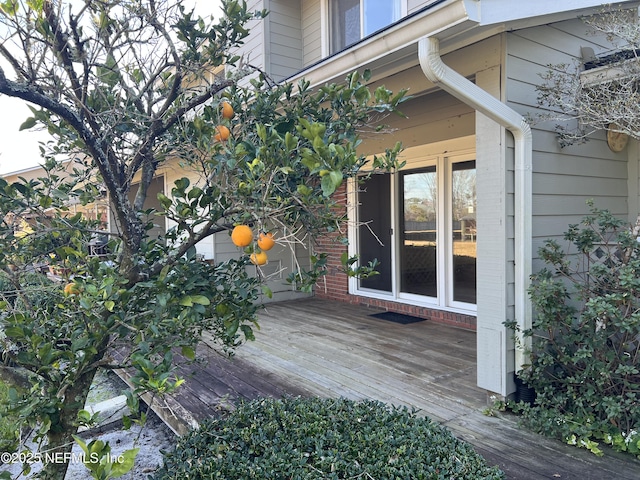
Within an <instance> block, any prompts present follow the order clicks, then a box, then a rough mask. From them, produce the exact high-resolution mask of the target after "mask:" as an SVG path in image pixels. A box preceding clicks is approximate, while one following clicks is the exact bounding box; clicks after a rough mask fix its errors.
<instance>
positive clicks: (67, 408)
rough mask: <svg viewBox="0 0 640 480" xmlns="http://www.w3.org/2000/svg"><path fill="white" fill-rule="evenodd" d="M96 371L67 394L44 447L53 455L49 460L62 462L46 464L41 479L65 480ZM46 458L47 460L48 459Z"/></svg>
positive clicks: (88, 373)
mask: <svg viewBox="0 0 640 480" xmlns="http://www.w3.org/2000/svg"><path fill="white" fill-rule="evenodd" d="M96 371H97V370H96V369H92V370H90V371H88V372H86V373H84V374H83V375H81V376H80V377H78V379H77V380H76V381H75V382H74V383H73V385H72V386H71V387H70V388H68V389H67V391H66V392H65V396H64V397H65V400H64V404H63V406H62V408H61V409H60V411H59V412H58V413H59V420H58V422H57V424H53V423H52V425H51V429H50V430H49V432H48V434H47V440H48V443H47V445H45V446H43V449H44V450H45V451H47V452H50V453H51V454H52V455H50V456H49V459H51V460H53V459H55V460H60V461H55V462H47V463H45V465H44V469H43V471H42V474H41V478H44V479H46V480H64V477H65V475H66V474H67V468H68V467H69V460H71V456H70V453H71V449H72V448H73V443H74V440H73V435H74V434H75V433H76V427H75V423H76V420H77V418H78V412H79V411H80V410H82V409H83V408H84V405H85V403H86V401H87V396H88V395H89V389H90V388H91V384H92V383H93V377H94V376H95V374H96ZM53 455H55V456H53ZM44 458H45V459H46V458H47V457H44ZM62 460H66V461H62ZM87 473H88V472H87Z"/></svg>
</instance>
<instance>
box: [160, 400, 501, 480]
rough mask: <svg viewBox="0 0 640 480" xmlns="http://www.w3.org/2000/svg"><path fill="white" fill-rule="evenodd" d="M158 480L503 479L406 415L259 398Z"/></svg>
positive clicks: (211, 425) (192, 443) (460, 445)
mask: <svg viewBox="0 0 640 480" xmlns="http://www.w3.org/2000/svg"><path fill="white" fill-rule="evenodd" d="M155 478H156V479H157V480H163V479H181V480H183V479H190V480H195V479H205V478H206V479H225V480H234V479H250V478H255V479H261V480H268V479H284V478H286V479H305V480H311V479H346V478H362V479H364V478H377V479H382V478H402V479H409V478H411V479H444V478H447V479H449V478H455V479H458V480H463V479H469V480H472V479H473V480H478V479H501V478H503V474H502V472H501V471H500V470H498V469H497V467H491V468H490V467H488V466H487V465H486V463H485V461H484V459H483V458H482V457H480V456H479V455H478V454H476V453H475V452H474V450H473V448H472V447H471V446H469V445H468V444H466V443H464V442H462V441H459V440H457V439H456V438H454V437H453V436H452V435H451V434H450V433H449V432H448V431H447V430H445V429H444V428H442V427H440V426H438V425H437V424H435V423H434V422H432V421H431V420H429V419H427V418H419V417H417V416H416V415H415V413H413V412H409V411H408V410H407V409H400V408H390V407H387V406H386V405H384V404H382V403H379V402H374V401H364V402H353V401H350V400H345V399H328V400H325V399H300V398H297V399H287V400H273V399H262V400H255V401H252V402H246V403H241V404H240V405H239V406H238V408H237V410H235V411H234V412H233V413H231V414H229V415H228V416H226V417H225V418H218V419H211V420H208V421H206V422H204V423H203V424H202V425H201V426H200V429H199V430H196V431H193V432H192V433H190V434H189V435H187V436H185V437H183V438H182V439H180V441H179V443H178V445H177V447H176V449H175V451H173V452H170V453H165V456H164V467H163V468H162V469H161V470H159V471H158V472H157V474H156V477H155Z"/></svg>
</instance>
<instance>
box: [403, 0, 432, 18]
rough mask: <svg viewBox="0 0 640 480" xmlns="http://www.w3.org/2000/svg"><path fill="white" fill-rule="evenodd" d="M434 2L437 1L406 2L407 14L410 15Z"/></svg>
mask: <svg viewBox="0 0 640 480" xmlns="http://www.w3.org/2000/svg"><path fill="white" fill-rule="evenodd" d="M436 1H437V0H407V13H408V14H409V15H411V14H412V13H415V12H417V11H418V10H420V9H422V8H424V7H427V6H429V5H430V4H432V3H435V2H436Z"/></svg>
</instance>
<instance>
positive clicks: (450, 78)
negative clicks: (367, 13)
mask: <svg viewBox="0 0 640 480" xmlns="http://www.w3.org/2000/svg"><path fill="white" fill-rule="evenodd" d="M418 58H419V59H420V66H421V67H422V71H423V72H424V74H425V75H426V77H427V78H428V79H429V80H430V81H431V82H433V83H435V84H436V85H438V86H439V87H441V88H442V89H443V90H445V91H447V92H448V93H450V94H451V95H453V96H454V97H456V98H458V99H459V100H461V101H462V102H464V103H465V104H466V105H469V106H471V107H473V108H474V109H475V110H477V111H479V112H481V113H483V114H484V115H486V116H487V117H489V118H491V119H492V120H494V121H495V122H497V123H499V124H500V125H502V126H503V127H505V128H506V129H507V130H509V131H510V132H511V133H512V134H513V137H514V140H515V320H516V322H517V324H518V326H519V329H520V334H519V335H518V337H517V339H516V352H515V356H516V358H515V368H516V372H517V371H519V370H521V369H522V367H523V365H525V364H526V363H528V358H527V352H526V349H527V348H526V347H527V345H526V344H525V342H524V339H523V338H522V335H521V332H522V331H523V330H525V329H529V328H531V301H530V299H529V295H528V293H527V290H528V288H529V284H530V276H531V258H532V247H531V191H532V190H531V170H532V140H531V138H532V137H531V128H530V127H529V125H528V124H527V122H526V121H525V119H524V118H523V117H522V116H521V115H520V114H519V113H517V112H516V111H515V110H513V109H511V108H510V107H508V106H507V105H505V104H504V103H502V102H501V101H500V100H498V99H497V98H495V97H494V96H492V95H490V94H489V93H487V92H486V91H484V90H483V89H482V88H480V87H478V86H477V85H476V84H475V83H473V82H471V81H469V80H467V79H466V78H465V77H463V76H462V75H460V74H459V73H457V72H456V71H454V70H453V69H451V68H450V67H448V66H447V65H445V64H444V63H443V61H442V59H441V58H440V45H439V41H438V39H436V38H430V37H424V38H422V39H420V40H419V42H418Z"/></svg>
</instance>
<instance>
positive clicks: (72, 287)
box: [64, 282, 80, 297]
mask: <svg viewBox="0 0 640 480" xmlns="http://www.w3.org/2000/svg"><path fill="white" fill-rule="evenodd" d="M79 293H80V287H79V286H78V285H77V284H75V283H73V282H72V283H67V284H66V285H65V286H64V294H65V296H67V297H68V296H69V295H78V294H79Z"/></svg>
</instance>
